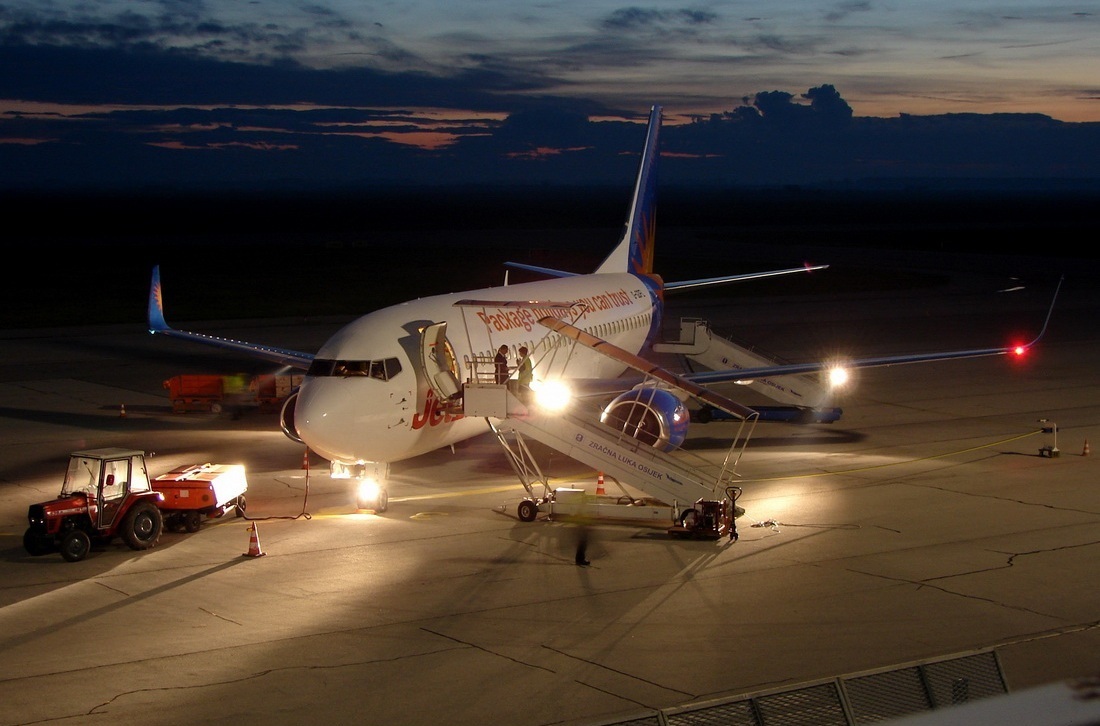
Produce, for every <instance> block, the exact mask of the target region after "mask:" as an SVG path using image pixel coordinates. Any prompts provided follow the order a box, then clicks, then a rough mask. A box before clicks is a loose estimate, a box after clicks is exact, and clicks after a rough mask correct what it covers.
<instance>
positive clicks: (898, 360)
mask: <svg viewBox="0 0 1100 726" xmlns="http://www.w3.org/2000/svg"><path fill="white" fill-rule="evenodd" d="M1061 289H1062V280H1059V281H1058V286H1057V287H1056V288H1055V289H1054V297H1053V299H1052V300H1051V301H1050V308H1049V309H1048V310H1047V316H1046V319H1045V320H1044V321H1043V327H1042V329H1041V330H1040V331H1039V334H1038V335H1036V336H1035V338H1034V339H1033V340H1032V341H1031V342H1029V343H1024V344H1022V345H1010V346H1005V347H1000V348H971V349H968V350H950V351H938V352H933V353H914V354H908V355H892V356H878V357H874V358H857V359H854V360H843V361H841V360H833V361H814V362H810V363H791V364H782V365H774V366H763V367H759V368H741V369H735V370H721V371H698V372H695V373H685V374H684V378H686V379H688V380H690V381H693V382H695V383H698V384H700V385H704V386H705V385H713V384H716V383H736V382H738V381H748V380H754V379H757V378H770V377H775V376H790V375H798V374H800V373H816V372H820V371H826V370H832V369H834V368H842V369H856V368H876V367H885V366H895V365H905V364H909V363H931V362H935V361H947V360H961V359H963V358H983V357H988V356H994V355H1017V356H1019V355H1024V354H1025V353H1027V351H1028V349H1030V348H1032V347H1033V346H1035V345H1036V344H1037V343H1038V342H1039V340H1040V339H1041V338H1042V337H1043V335H1045V334H1046V331H1047V325H1048V324H1049V323H1050V316H1051V314H1052V313H1053V312H1054V303H1055V301H1056V300H1057V299H1058V292H1059V291H1060V290H1061Z"/></svg>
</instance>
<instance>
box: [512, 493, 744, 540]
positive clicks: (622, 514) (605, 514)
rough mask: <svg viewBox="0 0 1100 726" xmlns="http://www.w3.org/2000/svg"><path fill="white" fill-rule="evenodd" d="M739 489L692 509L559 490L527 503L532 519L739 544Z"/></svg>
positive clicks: (699, 501)
mask: <svg viewBox="0 0 1100 726" xmlns="http://www.w3.org/2000/svg"><path fill="white" fill-rule="evenodd" d="M740 494H741V489H740V487H728V488H727V490H726V496H725V497H723V498H722V499H697V500H696V501H695V503H694V504H693V505H691V506H688V507H684V508H680V507H677V506H672V505H668V504H665V503H664V502H662V501H660V500H657V499H653V498H651V497H641V498H635V497H632V496H630V495H629V494H625V493H624V494H623V495H620V496H614V495H606V494H604V495H600V494H595V495H593V494H589V493H588V492H587V491H586V490H584V489H578V488H573V487H559V488H557V489H555V490H554V491H553V492H552V493H551V494H550V495H549V496H548V497H546V499H545V501H543V502H541V503H536V502H534V501H532V500H525V501H526V502H528V503H527V504H526V505H524V504H522V503H521V505H520V506H521V507H524V506H526V507H527V508H528V509H527V511H528V513H529V514H531V518H532V519H533V518H534V516H537V512H539V511H542V512H545V513H546V515H547V518H548V519H551V520H564V521H572V522H583V523H589V522H609V523H615V524H631V525H652V526H658V527H664V528H665V529H666V531H667V532H668V534H670V535H672V536H673V537H678V538H681V539H721V538H722V537H727V536H728V537H729V539H731V540H734V541H736V540H737V537H738V535H737V523H736V519H737V517H739V516H741V515H742V514H744V510H743V509H741V508H740V507H738V506H737V505H736V504H735V502H736V501H737V497H738V496H740Z"/></svg>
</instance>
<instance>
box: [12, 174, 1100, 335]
mask: <svg viewBox="0 0 1100 726" xmlns="http://www.w3.org/2000/svg"><path fill="white" fill-rule="evenodd" d="M629 196H630V190H629V189H623V188H618V189H612V188H610V187H592V188H586V189H566V188H557V187H555V188H541V187H535V188H513V189H510V190H507V192H504V191H501V190H495V191H494V192H493V193H490V191H489V190H487V189H484V188H480V187H475V188H465V189H448V190H442V189H437V188H421V189H390V190H387V191H385V192H379V191H374V192H372V193H352V192H350V191H344V192H342V193H340V194H320V193H317V194H309V195H303V194H291V193H270V192H269V193H259V192H253V193H247V194H245V193H220V194H214V193H204V194H197V193H189V194H182V193H177V194H162V193H152V192H143V193H140V194H114V193H98V194H80V195H62V194H56V193H55V194H30V193H20V194H15V195H5V196H4V197H3V201H2V202H0V213H2V214H3V215H4V219H5V220H6V221H7V222H8V225H7V226H8V229H9V230H10V234H9V241H10V242H11V247H12V248H13V249H19V250H22V251H23V252H22V253H21V257H22V259H23V260H24V261H25V262H26V267H21V268H19V269H18V271H17V273H16V274H14V275H12V276H10V278H9V279H10V280H11V282H10V283H9V284H8V285H6V286H5V288H4V293H3V297H4V299H5V300H4V305H3V310H4V312H3V314H2V316H0V329H15V328H35V327H50V326H57V325H83V324H93V323H96V324H116V323H130V322H132V323H134V324H135V325H142V324H143V323H144V313H145V311H144V306H145V300H146V295H147V293H148V281H149V273H150V271H151V268H152V266H153V265H155V264H160V265H161V266H162V271H163V277H164V285H165V289H166V291H167V293H166V294H167V296H168V299H169V302H168V311H169V317H170V318H181V319H211V320H214V319H228V318H254V317H255V318H265V317H271V318H275V317H287V316H317V315H351V314H359V313H362V312H365V311H367V310H371V309H374V308H377V307H381V306H384V305H389V304H394V303H396V302H400V301H402V300H405V299H408V297H409V295H410V294H415V295H417V296H423V295H430V294H436V293H442V292H451V291H455V290H460V289H474V288H479V287H490V286H495V285H499V284H502V281H503V275H504V269H505V268H504V266H503V263H504V262H505V261H510V260H511V261H519V262H529V263H532V264H537V265H543V266H547V267H554V268H559V269H565V270H570V271H576V272H585V271H589V270H590V269H593V268H594V266H595V265H596V264H598V263H599V261H600V260H602V259H603V257H604V256H605V255H606V254H607V253H608V252H609V251H610V249H611V247H612V246H613V245H614V243H615V241H616V240H617V239H618V237H619V235H620V233H621V230H622V224H623V221H624V219H625V214H626V205H627V204H628V202H629ZM1098 202H1100V194H1097V193H1094V192H1080V193H1077V192H1058V193H1055V192H1048V193H1042V194H1040V193H1036V192H1034V191H1011V192H1007V191H1001V192H988V191H980V192H979V191H973V190H971V191H958V190H956V191H940V190H935V191H933V190H929V189H920V190H914V189H902V190H890V191H883V190H879V191H856V192H853V191H840V190H820V189H802V188H787V189H778V190H722V189H707V190H699V189H684V188H676V187H672V188H669V187H661V188H660V190H659V191H658V203H657V233H656V248H655V249H656V264H655V266H656V268H657V271H658V273H659V274H661V275H662V276H664V277H665V278H666V279H669V280H677V279H693V278H698V277H708V276H712V275H713V274H718V273H721V274H733V273H737V272H749V271H755V270H761V269H775V268H779V267H789V266H792V265H799V264H802V263H804V262H807V261H808V262H813V263H820V262H836V261H838V260H840V259H843V260H844V261H845V263H846V264H845V265H844V266H843V267H838V268H835V269H834V270H831V271H830V272H829V277H828V278H827V279H826V278H824V277H823V278H821V283H820V284H824V285H838V284H839V285H851V286H854V287H857V288H858V287H861V286H863V287H866V286H868V285H876V284H879V283H877V282H874V280H875V278H876V277H882V276H881V275H880V274H879V273H876V272H874V271H871V270H869V269H868V268H867V267H866V265H865V264H862V263H861V262H860V258H861V250H867V251H869V252H873V253H876V254H877V253H882V252H891V253H893V254H896V255H899V256H905V255H906V254H909V253H912V254H925V253H934V254H938V253H947V254H951V255H976V256H980V257H983V258H985V259H987V260H988V261H989V262H988V264H990V265H992V263H994V262H996V263H997V264H998V265H999V266H1003V267H1006V268H1008V267H1012V266H1014V267H1016V268H1018V269H1020V270H1021V271H1023V272H1027V271H1029V269H1031V268H1035V267H1038V266H1037V265H1034V264H1032V263H1031V262H1029V261H1028V260H1029V258H1030V259H1036V258H1040V259H1042V260H1045V261H1046V262H1047V263H1049V265H1047V266H1048V267H1049V266H1055V267H1057V266H1061V267H1068V268H1069V270H1068V271H1069V272H1071V273H1074V272H1080V271H1081V270H1082V269H1083V268H1084V267H1085V264H1084V263H1086V262H1091V261H1093V260H1095V258H1096V255H1095V253H1094V252H1093V251H1092V249H1093V246H1094V244H1095V240H1096V239H1098V238H1100V215H1097V214H1096V210H1097V209H1098V208H1100V203H1098ZM523 279H524V278H523V273H520V272H517V271H513V272H512V273H511V280H512V282H520V281H522V280H523ZM883 279H888V276H887V278H883ZM814 284H817V283H814ZM1089 284H1091V282H1090V283H1089ZM797 290H798V291H799V292H802V293H811V292H813V290H814V287H813V285H812V284H809V283H806V282H802V283H800V285H799V287H798V288H797ZM752 293H753V294H770V288H769V287H768V286H766V285H756V286H754V287H753V290H752ZM734 294H736V293H734Z"/></svg>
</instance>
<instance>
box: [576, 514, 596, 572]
mask: <svg viewBox="0 0 1100 726" xmlns="http://www.w3.org/2000/svg"><path fill="white" fill-rule="evenodd" d="M575 562H576V563H577V565H578V566H580V567H588V566H589V565H591V564H592V563H591V562H589V561H588V527H587V526H585V525H583V524H582V525H581V526H580V527H578V528H577V556H576V560H575Z"/></svg>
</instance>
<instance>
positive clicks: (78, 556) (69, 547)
mask: <svg viewBox="0 0 1100 726" xmlns="http://www.w3.org/2000/svg"><path fill="white" fill-rule="evenodd" d="M91 549H92V540H91V538H90V537H89V536H88V533H87V532H85V531H84V530H82V529H73V530H70V531H69V532H68V533H67V534H66V535H65V536H64V537H62V538H61V556H62V557H64V558H65V561H66V562H80V561H81V560H82V559H84V558H85V557H87V556H88V552H89V550H91Z"/></svg>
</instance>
